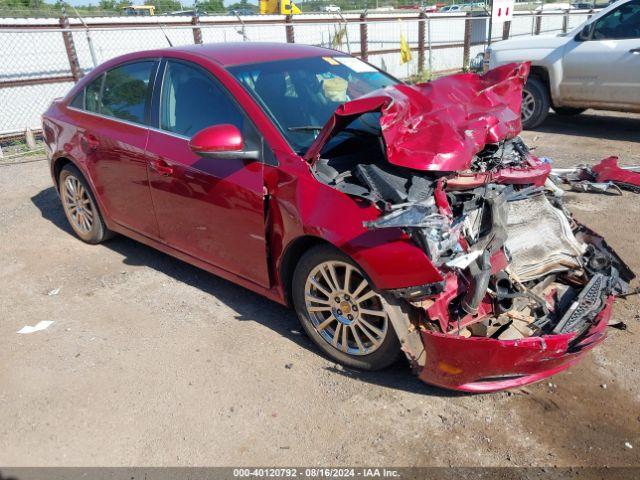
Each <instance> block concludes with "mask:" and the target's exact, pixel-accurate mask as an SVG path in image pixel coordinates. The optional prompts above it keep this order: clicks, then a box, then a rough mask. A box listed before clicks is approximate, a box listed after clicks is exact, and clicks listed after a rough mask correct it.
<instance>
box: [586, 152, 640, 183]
mask: <svg viewBox="0 0 640 480" xmlns="http://www.w3.org/2000/svg"><path fill="white" fill-rule="evenodd" d="M592 170H593V172H594V173H595V174H596V181H597V182H614V183H619V184H622V185H630V186H633V187H640V173H639V172H632V171H630V170H624V169H622V168H620V167H619V166H618V157H608V158H605V159H604V160H601V161H600V163H598V164H597V165H594V166H593V167H592Z"/></svg>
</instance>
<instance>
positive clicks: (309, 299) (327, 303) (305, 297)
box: [304, 294, 331, 305]
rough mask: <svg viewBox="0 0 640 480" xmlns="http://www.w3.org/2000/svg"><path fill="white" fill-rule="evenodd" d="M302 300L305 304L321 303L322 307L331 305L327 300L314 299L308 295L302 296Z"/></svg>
mask: <svg viewBox="0 0 640 480" xmlns="http://www.w3.org/2000/svg"><path fill="white" fill-rule="evenodd" d="M304 299H305V300H306V301H307V302H314V303H321V304H323V305H331V304H330V303H329V301H328V300H324V299H322V298H318V297H314V296H312V295H308V294H307V295H305V296H304Z"/></svg>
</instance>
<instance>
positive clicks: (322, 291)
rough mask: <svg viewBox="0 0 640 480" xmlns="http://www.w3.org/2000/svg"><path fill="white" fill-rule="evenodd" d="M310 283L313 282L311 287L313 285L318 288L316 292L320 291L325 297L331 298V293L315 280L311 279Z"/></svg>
mask: <svg viewBox="0 0 640 480" xmlns="http://www.w3.org/2000/svg"><path fill="white" fill-rule="evenodd" d="M309 281H310V282H311V285H313V286H314V287H316V290H318V291H320V293H322V294H323V295H324V296H325V297H327V298H331V297H332V295H331V293H329V292H328V291H327V290H325V289H324V288H323V287H322V286H321V285H320V284H319V283H318V281H317V280H316V279H315V278H310V279H309Z"/></svg>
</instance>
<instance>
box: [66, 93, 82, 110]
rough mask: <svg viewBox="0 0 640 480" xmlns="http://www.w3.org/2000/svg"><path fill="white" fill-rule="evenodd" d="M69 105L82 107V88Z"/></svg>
mask: <svg viewBox="0 0 640 480" xmlns="http://www.w3.org/2000/svg"><path fill="white" fill-rule="evenodd" d="M69 105H70V106H71V107H73V108H80V109H84V88H83V89H82V90H80V93H78V94H76V96H75V97H73V100H72V101H71V103H70V104H69Z"/></svg>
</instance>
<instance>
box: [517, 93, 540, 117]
mask: <svg viewBox="0 0 640 480" xmlns="http://www.w3.org/2000/svg"><path fill="white" fill-rule="evenodd" d="M520 109H521V118H522V121H523V122H526V121H527V120H529V119H530V118H531V117H532V116H533V114H534V113H535V111H536V99H535V98H534V96H533V94H532V93H531V92H529V91H528V90H522V107H521V108H520Z"/></svg>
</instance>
